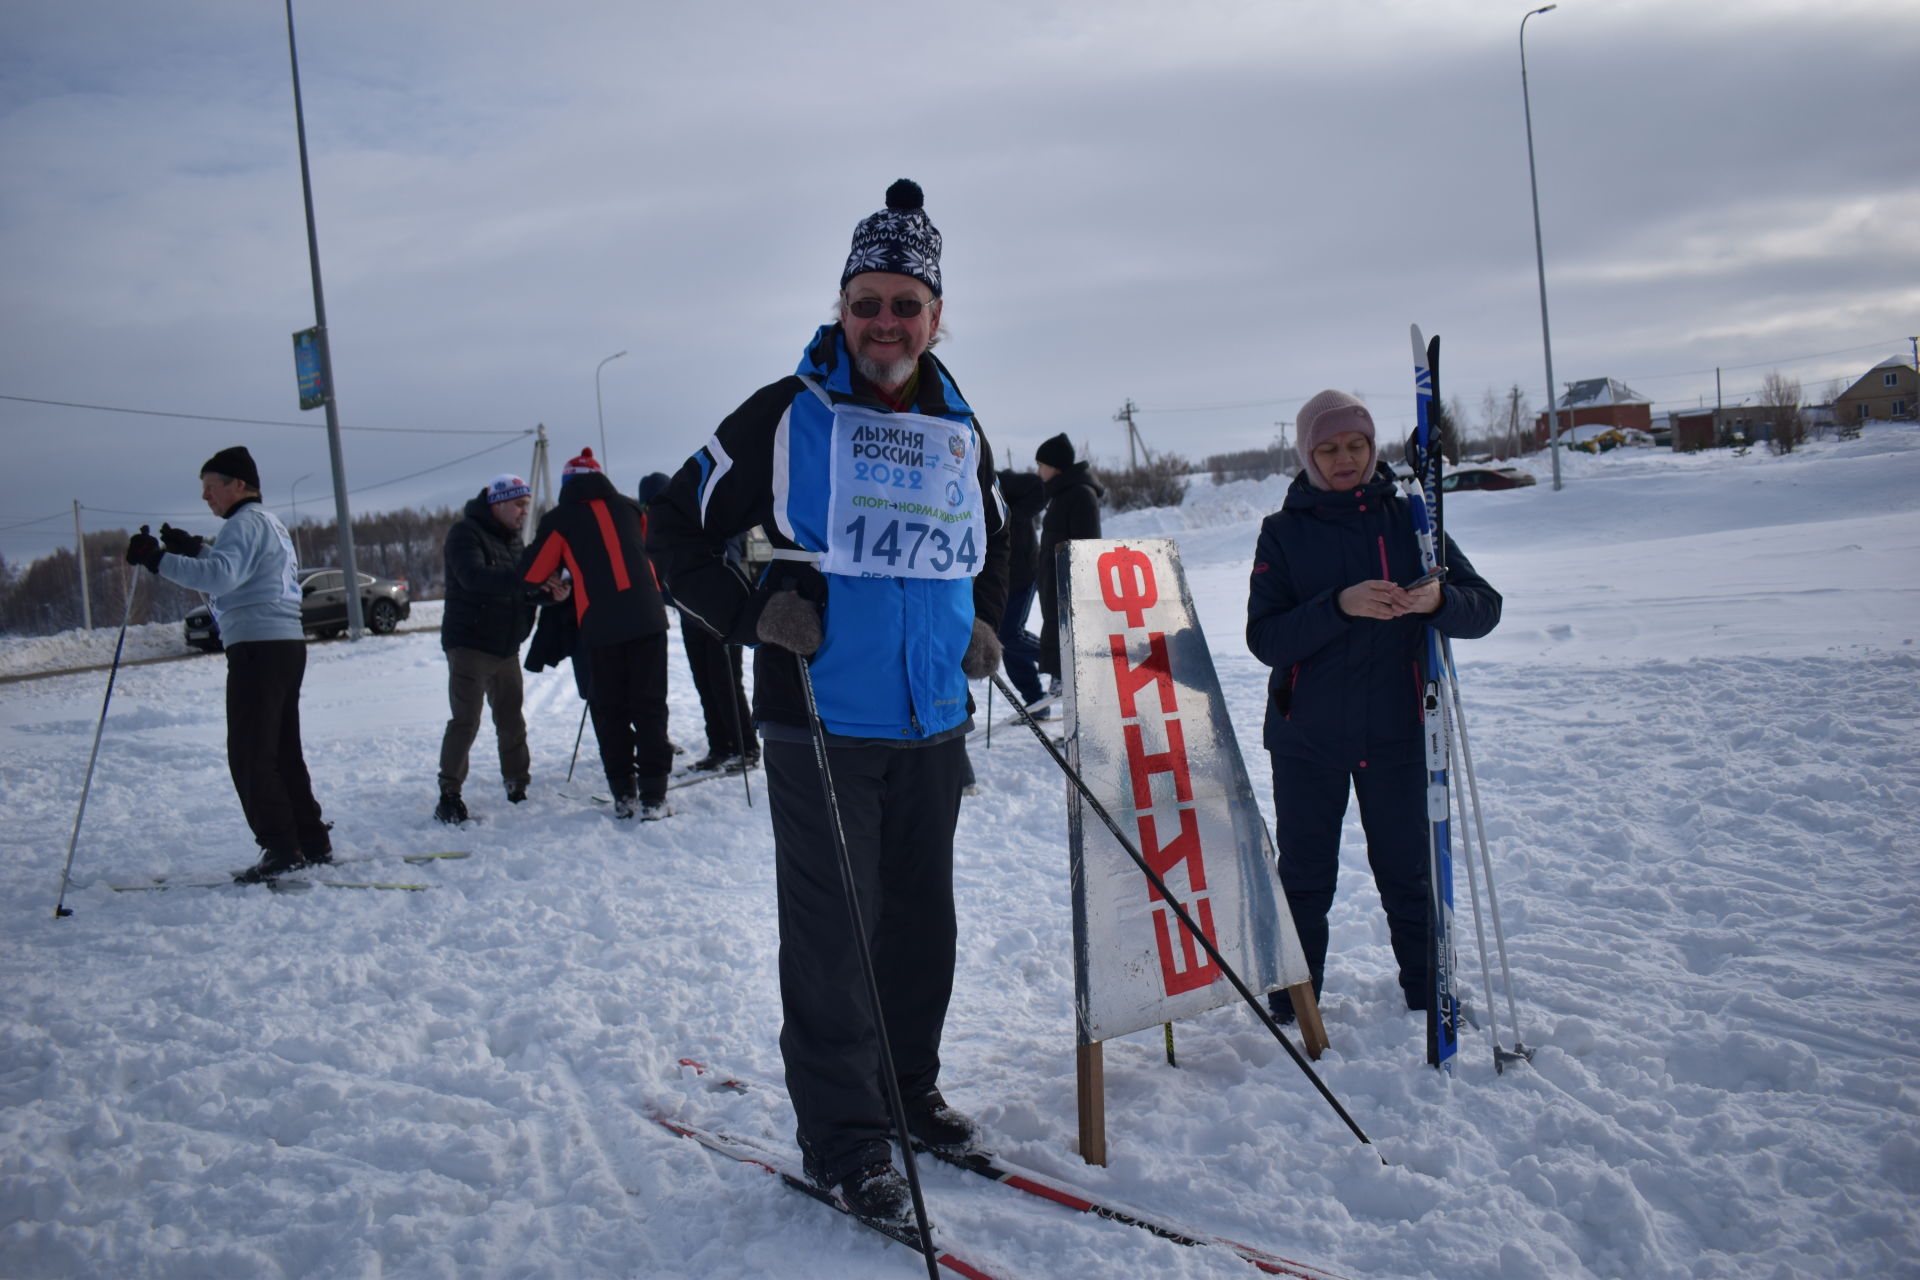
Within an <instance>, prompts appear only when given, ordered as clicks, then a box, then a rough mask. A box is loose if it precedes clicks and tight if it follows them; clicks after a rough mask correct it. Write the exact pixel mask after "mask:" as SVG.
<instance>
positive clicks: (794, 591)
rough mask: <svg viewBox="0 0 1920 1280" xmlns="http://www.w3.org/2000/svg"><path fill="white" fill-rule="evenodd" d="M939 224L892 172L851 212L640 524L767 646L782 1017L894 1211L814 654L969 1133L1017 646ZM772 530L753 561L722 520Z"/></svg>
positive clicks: (803, 1105)
mask: <svg viewBox="0 0 1920 1280" xmlns="http://www.w3.org/2000/svg"><path fill="white" fill-rule="evenodd" d="M940 246H941V240H940V233H939V232H938V231H937V230H935V229H934V226H933V223H932V222H931V221H930V220H929V219H928V217H927V215H926V212H925V210H924V209H923V208H922V198H921V193H920V188H919V187H918V186H917V185H915V184H914V183H912V182H909V181H906V180H904V179H903V180H901V181H899V182H896V183H894V184H893V186H892V187H890V188H889V189H888V191H887V207H886V208H885V209H883V210H880V211H879V212H877V213H875V214H873V215H872V216H870V217H868V218H866V219H863V220H862V221H861V222H860V223H859V225H858V226H857V227H856V228H855V231H854V237H853V246H852V252H851V253H850V254H849V256H848V258H847V262H846V266H845V268H844V269H843V271H842V272H841V276H840V290H841V292H840V299H839V320H838V322H837V323H834V324H829V325H825V326H823V327H822V328H821V329H820V330H819V332H818V333H816V334H815V335H814V337H813V340H812V342H810V343H809V344H808V346H807V349H806V352H805V354H804V355H802V357H801V360H800V366H799V369H798V371H797V372H796V373H794V374H793V375H791V376H789V377H786V378H782V379H781V380H779V381H778V382H775V383H772V384H770V385H768V386H766V387H763V388H761V389H760V390H759V391H757V392H755V393H754V394H753V395H752V396H750V397H749V398H748V399H747V401H746V403H744V404H743V405H741V406H740V408H739V409H737V410H735V411H734V412H733V413H732V414H731V415H730V416H729V417H728V418H727V419H726V420H725V421H724V422H722V423H721V424H720V426H719V429H718V430H717V431H716V432H715V433H714V436H713V438H712V439H711V440H710V441H708V443H707V445H706V447H704V448H702V449H701V450H700V451H699V452H698V453H696V454H694V455H693V457H691V458H689V459H688V460H687V462H686V464H685V465H684V466H682V467H681V468H680V471H679V473H678V474H677V475H676V476H675V477H674V479H673V481H672V483H671V484H669V485H668V487H667V488H666V490H665V491H664V492H663V493H662V494H661V495H660V496H659V497H658V498H656V499H655V500H654V502H653V504H652V506H651V507H650V508H649V513H650V516H651V523H650V526H649V531H648V535H649V537H648V546H649V549H650V551H651V552H652V553H653V554H654V555H655V556H656V557H657V558H658V560H659V562H660V564H661V567H662V570H663V572H664V573H665V574H666V576H667V578H668V580H669V581H671V582H672V583H673V592H674V598H675V601H676V602H677V603H678V604H679V606H680V608H681V609H683V610H685V611H686V612H688V613H691V614H693V615H694V616H695V617H697V618H699V619H701V620H702V621H703V622H705V623H706V625H707V626H709V627H711V628H712V629H713V631H714V632H715V633H716V634H717V635H719V636H720V637H722V638H723V639H725V640H726V641H728V642H729V643H735V644H754V645H757V646H758V648H757V650H756V652H755V655H754V682H753V683H754V689H753V710H754V720H755V722H756V724H757V725H758V726H759V729H760V732H761V734H762V736H763V737H764V739H765V750H764V753H763V757H762V758H763V761H764V763H765V766H766V771H767V792H768V798H769V805H770V808H771V810H772V818H773V835H774V857H775V865H776V875H777V882H778V893H779V900H780V997H781V1005H782V1010H783V1012H784V1014H785V1024H784V1026H783V1027H782V1029H781V1033H780V1048H781V1053H782V1055H783V1057H784V1058H785V1061H786V1074H787V1088H788V1092H789V1094H790V1095H791V1096H792V1099H793V1107H794V1112H795V1116H796V1119H797V1120H798V1125H799V1140H800V1147H801V1150H802V1153H803V1154H804V1156H805V1163H806V1168H807V1171H808V1174H809V1176H811V1177H813V1178H814V1179H815V1180H816V1181H817V1182H819V1183H820V1184H821V1185H823V1186H827V1187H832V1188H837V1189H838V1190H839V1191H840V1193H841V1194H842V1195H843V1196H844V1197H845V1198H846V1199H847V1201H848V1203H849V1204H850V1205H851V1206H852V1207H853V1208H854V1209H855V1211H856V1212H859V1213H862V1214H864V1215H867V1216H874V1217H882V1218H899V1217H902V1216H904V1214H905V1212H906V1210H907V1207H908V1191H907V1185H906V1182H905V1180H904V1179H903V1178H902V1177H901V1175H900V1173H899V1171H898V1170H897V1169H896V1168H895V1167H894V1166H893V1164H892V1163H891V1161H890V1159H889V1153H888V1146H887V1139H888V1134H889V1132H890V1129H891V1125H890V1123H889V1121H888V1110H889V1108H888V1105H887V1101H886V1094H885V1092H884V1090H885V1084H884V1082H883V1081H882V1079H881V1077H880V1071H881V1065H880V1064H881V1059H880V1049H879V1039H878V1032H877V1030H876V1028H875V1027H874V1026H873V1023H872V1019H871V1017H870V1015H869V1007H868V1001H867V996H866V988H865V979H864V977H863V975H862V973H861V969H860V964H859V956H858V952H857V950H856V944H855V938H854V934H853V931H852V928H851V925H850V921H849V918H848V911H847V906H846V902H845V899H844V896H843V890H842V887H841V877H840V870H839V866H838V855H837V852H836V848H835V840H834V831H833V826H832V816H831V814H830V812H829V810H828V807H827V805H826V803H825V796H826V792H825V789H824V788H823V785H822V784H823V781H824V780H823V778H822V776H821V770H820V768H819V766H818V764H817V760H816V755H815V751H814V746H813V742H812V737H811V729H812V725H811V720H810V716H809V709H808V697H807V691H806V686H805V685H803V683H802V678H801V677H802V669H803V668H802V666H801V664H802V663H805V664H806V670H807V671H808V672H809V673H810V677H811V687H812V690H813V696H814V699H815V701H816V703H817V706H818V712H819V722H820V726H821V728H822V729H823V731H824V733H825V740H826V743H827V750H826V755H827V757H828V761H829V766H828V772H829V773H830V775H831V779H832V791H833V797H834V800H835V801H836V802H837V807H838V812H839V818H840V821H841V824H842V826H843V828H844V831H845V836H846V842H847V851H848V854H849V857H850V860H851V863H852V866H853V873H854V879H855V882H856V885H857V890H858V894H859V901H860V910H861V918H862V921H863V923H864V925H865V929H866V934H867V938H868V941H869V945H870V946H871V949H872V954H873V964H874V969H875V972H876V976H877V978H878V982H879V988H880V998H881V1005H882V1010H883V1020H884V1024H885V1032H886V1036H887V1042H888V1044H889V1046H890V1047H891V1050H892V1055H893V1064H894V1070H895V1076H896V1079H897V1082H898V1084H899V1087H900V1093H901V1097H902V1098H903V1100H904V1101H905V1103H906V1110H907V1126H908V1129H909V1130H910V1132H911V1134H912V1136H913V1137H915V1138H918V1139H920V1140H921V1141H923V1142H927V1143H929V1144H931V1145H935V1146H943V1147H964V1146H965V1145H967V1144H969V1143H970V1142H971V1141H972V1139H973V1125H972V1122H971V1121H969V1120H968V1119H967V1118H966V1117H965V1116H964V1115H961V1114H960V1113H959V1112H956V1111H954V1110H952V1109H951V1108H949V1107H947V1105H946V1103H945V1100H944V1099H943V1098H942V1097H941V1094H940V1091H939V1072H940V1035H941V1030H942V1027H943V1025H944V1023H945V1021H946V1012H947V1003H948V1000H949V999H950V997H951V994H952V989H953V969H954V950H955V945H956V937H957V929H956V925H955V920H954V908H953V832H954V824H955V822H956V821H957V819H958V817H959V811H960V794H961V787H962V785H963V783H964V778H965V767H966V763H965V762H966V743H965V737H966V732H967V729H968V727H969V726H970V725H971V724H972V719H971V716H972V710H973V707H972V700H971V698H970V696H969V693H968V688H967V681H968V679H969V677H971V678H973V679H983V678H985V677H986V676H987V675H989V674H990V673H991V672H992V671H993V669H994V668H995V666H996V665H997V664H998V663H999V660H1000V646H999V641H998V640H997V638H996V634H995V633H996V630H997V628H998V626H999V623H1000V617H1001V611H1002V609H1003V607H1004V604H1005V599H1006V588H1007V576H1006V575H1007V529H1006V520H1005V513H1004V509H1003V508H1002V506H1001V502H1000V497H999V494H998V492H997V489H996V485H995V478H994V465H993V451H992V449H991V448H990V447H989V445H988V443H987V438H986V435H985V433H984V432H983V431H982V430H981V428H980V424H979V423H978V421H976V420H975V418H974V415H973V410H972V409H971V408H970V407H969V406H968V404H967V402H966V400H965V399H964V398H963V397H962V396H961V394H960V390H959V388H958V387H957V386H955V385H954V381H953V377H952V375H951V374H949V373H948V371H947V369H946V366H945V365H943V364H942V363H941V362H940V361H939V360H937V359H935V358H934V356H933V355H932V354H931V350H930V349H931V348H932V346H933V345H934V343H935V342H936V341H937V340H938V336H939V330H940V313H941V306H942V299H941V280H940ZM754 525H762V526H764V527H765V529H766V532H767V536H768V537H769V539H770V540H771V541H772V543H773V546H774V556H775V559H774V560H773V562H772V563H771V564H770V565H769V566H768V568H767V569H766V570H765V572H763V573H762V575H761V577H760V579H759V581H758V582H757V583H750V582H748V581H747V579H746V577H745V575H744V574H743V573H742V572H741V571H740V569H739V568H738V567H737V566H736V565H735V564H734V563H733V562H731V561H730V560H729V559H728V557H727V554H726V543H727V539H729V538H731V537H734V536H737V535H739V534H741V533H744V532H745V531H746V530H748V529H750V528H752V527H753V526H754Z"/></svg>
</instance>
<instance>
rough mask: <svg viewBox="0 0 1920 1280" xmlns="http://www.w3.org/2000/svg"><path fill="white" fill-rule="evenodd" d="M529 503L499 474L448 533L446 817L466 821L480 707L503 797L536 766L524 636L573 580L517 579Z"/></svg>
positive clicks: (519, 485)
mask: <svg viewBox="0 0 1920 1280" xmlns="http://www.w3.org/2000/svg"><path fill="white" fill-rule="evenodd" d="M532 505H533V490H532V489H531V488H530V487H529V486H528V484H527V482H526V481H525V480H522V479H521V478H520V477H519V476H516V475H500V476H495V477H494V478H493V479H492V480H491V481H489V482H488V484H487V487H486V488H484V489H482V490H481V491H480V492H479V494H478V495H477V496H475V497H473V498H470V499H468V500H467V506H466V511H465V512H464V513H463V514H462V515H461V517H460V520H459V523H457V524H455V525H454V526H453V528H452V529H451V530H449V531H448V533H447V544H446V566H447V604H446V612H445V614H444V615H443V616H442V618H441V622H440V647H441V648H442V649H444V650H446V654H447V703H448V705H449V707H450V708H451V710H452V716H451V717H450V718H449V719H448V721H447V731H446V733H445V735H444V736H442V737H441V739H440V803H439V804H438V805H436V806H435V807H434V810H433V816H434V817H436V818H438V819H439V820H440V821H442V822H447V823H458V822H465V821H466V820H467V806H466V802H465V801H464V800H463V799H461V795H460V791H461V787H462V786H463V785H464V784H465V783H466V780H467V754H468V752H469V751H471V750H472V748H473V740H474V738H475V737H476V736H478V735H479V732H480V710H481V707H482V706H484V705H485V704H488V703H491V704H492V705H493V728H494V733H495V734H496V735H498V737H499V739H500V778H501V781H502V782H503V783H505V785H506V788H507V799H508V800H509V801H511V802H512V803H514V804H519V803H520V802H521V801H523V800H525V799H526V798H527V784H528V783H529V782H530V781H531V780H532V771H531V766H530V762H529V758H528V754H527V721H526V717H525V716H524V715H523V714H522V713H521V710H520V702H521V681H520V642H521V641H523V640H525V639H526V638H527V633H528V632H530V631H532V630H533V613H534V607H535V605H536V604H538V603H542V602H551V601H557V600H565V599H566V598H567V596H568V594H569V592H570V591H571V585H570V584H568V583H567V582H565V581H564V580H563V579H562V578H561V577H560V576H559V574H557V573H556V574H554V575H552V576H551V577H549V578H548V579H546V581H544V582H542V583H539V584H537V585H529V584H527V583H526V582H524V581H523V580H522V579H521V577H520V570H521V565H520V562H521V560H522V558H523V554H524V553H523V550H522V548H521V545H520V530H521V528H522V527H524V526H525V524H526V522H527V510H528V508H530V507H531V506H532Z"/></svg>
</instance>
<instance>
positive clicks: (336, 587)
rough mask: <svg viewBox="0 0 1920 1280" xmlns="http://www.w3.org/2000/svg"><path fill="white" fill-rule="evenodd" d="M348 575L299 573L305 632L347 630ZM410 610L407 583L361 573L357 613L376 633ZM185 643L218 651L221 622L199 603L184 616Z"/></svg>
mask: <svg viewBox="0 0 1920 1280" xmlns="http://www.w3.org/2000/svg"><path fill="white" fill-rule="evenodd" d="M346 579H347V575H346V574H345V573H344V572H342V571H341V570H339V569H308V570H307V571H305V572H304V573H302V574H301V575H300V622H301V625H302V626H304V627H305V628H306V631H307V634H308V635H311V636H318V637H319V638H320V639H322V640H327V639H331V638H332V637H334V636H337V635H340V634H342V633H343V632H345V631H346V629H347V588H346ZM412 612H413V601H412V598H411V597H410V596H409V595H408V592H407V584H406V583H405V582H403V581H400V580H398V579H395V578H378V577H375V576H374V575H373V574H370V573H363V574H361V575H360V616H361V618H362V620H363V621H365V622H366V624H367V630H369V631H371V632H373V633H374V634H375V635H379V636H384V635H388V634H390V633H391V632H392V631H393V629H394V628H395V627H397V626H399V625H400V624H401V623H402V622H404V621H406V619H407V617H408V615H409V614H411V613H412ZM186 633H187V643H188V644H189V645H192V646H193V647H194V648H196V649H202V650H205V651H206V652H207V653H218V652H219V651H220V648H221V645H220V624H219V623H217V622H215V621H214V620H213V610H211V609H209V608H208V607H207V606H205V605H202V606H200V607H199V608H198V609H195V610H194V611H193V612H192V613H189V614H188V615H187V620H186Z"/></svg>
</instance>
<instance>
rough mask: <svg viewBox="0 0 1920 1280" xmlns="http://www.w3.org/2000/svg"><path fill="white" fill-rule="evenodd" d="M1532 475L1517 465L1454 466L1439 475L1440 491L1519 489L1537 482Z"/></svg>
mask: <svg viewBox="0 0 1920 1280" xmlns="http://www.w3.org/2000/svg"><path fill="white" fill-rule="evenodd" d="M1538 483H1539V481H1537V480H1535V479H1534V478H1533V476H1531V475H1529V474H1528V473H1527V472H1525V471H1522V470H1520V468H1518V467H1456V468H1454V469H1453V470H1452V471H1448V472H1445V473H1443V474H1442V475H1441V477H1440V492H1442V493H1452V492H1453V491H1454V490H1455V489H1521V488H1525V487H1526V486H1527V485H1530V484H1538Z"/></svg>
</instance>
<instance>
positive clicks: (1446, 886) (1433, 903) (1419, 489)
mask: <svg viewBox="0 0 1920 1280" xmlns="http://www.w3.org/2000/svg"><path fill="white" fill-rule="evenodd" d="M1439 365H1440V339H1439V337H1438V336H1435V338H1434V339H1433V342H1432V343H1431V344H1428V343H1427V342H1426V341H1425V340H1424V338H1423V336H1422V335H1421V333H1420V326H1419V325H1417V324H1416V325H1414V326H1413V385H1414V390H1415V392H1416V393H1417V396H1418V403H1419V417H1418V419H1417V423H1416V426H1415V428H1414V434H1413V439H1412V440H1411V441H1409V442H1408V446H1407V455H1408V456H1407V461H1408V463H1409V464H1410V465H1411V466H1412V467H1413V482H1412V483H1411V484H1409V485H1408V486H1407V501H1408V502H1409V503H1410V504H1411V505H1412V507H1413V525H1414V531H1415V533H1416V534H1417V535H1418V536H1419V539H1420V564H1421V568H1422V570H1423V571H1424V572H1427V573H1431V572H1433V571H1434V570H1435V569H1439V568H1443V567H1444V565H1445V559H1446V553H1447V542H1446V531H1445V529H1444V527H1443V526H1442V524H1441V507H1440V467H1441V456H1440V444H1441V442H1440V433H1439V431H1438V430H1436V429H1435V425H1434V419H1435V413H1434V406H1435V404H1436V403H1437V401H1438V398H1439V394H1440V376H1439V373H1440V370H1439ZM1445 671H1446V666H1445V654H1444V653H1443V651H1442V640H1441V636H1440V633H1439V632H1437V631H1435V630H1434V629H1433V628H1432V627H1428V628H1427V637H1426V661H1425V663H1424V664H1423V670H1422V672H1421V688H1420V705H1421V708H1422V714H1423V717H1424V722H1425V730H1424V736H1425V739H1426V755H1427V829H1428V832H1429V839H1428V871H1429V876H1430V880H1431V885H1430V895H1429V902H1430V905H1429V908H1428V918H1429V923H1430V926H1431V927H1430V928H1429V930H1428V934H1429V937H1428V941H1427V959H1428V963H1429V967H1430V969H1431V972H1432V974H1433V990H1432V992H1431V998H1430V999H1429V1000H1428V1002H1427V1063H1428V1065H1429V1066H1434V1067H1438V1068H1440V1069H1441V1070H1443V1071H1451V1070H1452V1069H1453V1055H1454V1052H1455V1051H1456V1050H1457V1049H1458V1048H1459V1029H1460V1002H1459V999H1458V997H1457V996H1456V995H1455V994H1454V950H1453V845H1452V841H1451V833H1450V831H1449V827H1448V821H1447V819H1448V814H1449V812H1450V801H1449V798H1448V793H1447V750H1448V744H1449V742H1450V741H1451V739H1452V734H1451V732H1450V726H1449V725H1448V724H1447V710H1446V704H1445V700H1444V699H1443V698H1442V696H1441V690H1440V681H1441V680H1442V679H1443V678H1444V675H1445Z"/></svg>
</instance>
